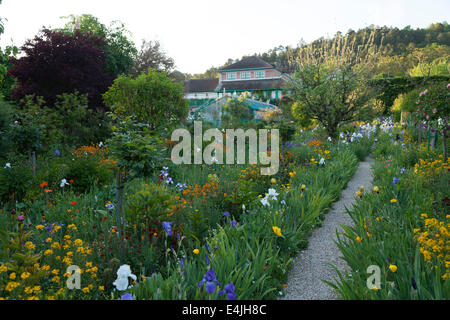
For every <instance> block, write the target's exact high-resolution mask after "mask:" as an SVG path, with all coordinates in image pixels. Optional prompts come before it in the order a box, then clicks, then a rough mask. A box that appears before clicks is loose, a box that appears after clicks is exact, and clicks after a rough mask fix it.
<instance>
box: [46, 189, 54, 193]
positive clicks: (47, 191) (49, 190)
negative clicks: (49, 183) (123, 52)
mask: <svg viewBox="0 0 450 320" xmlns="http://www.w3.org/2000/svg"><path fill="white" fill-rule="evenodd" d="M52 191H53V190H52V189H45V190H44V192H45V193H49V192H52Z"/></svg>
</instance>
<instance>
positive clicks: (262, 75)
mask: <svg viewBox="0 0 450 320" xmlns="http://www.w3.org/2000/svg"><path fill="white" fill-rule="evenodd" d="M265 76H266V72H265V71H255V78H256V79H261V78H265Z"/></svg>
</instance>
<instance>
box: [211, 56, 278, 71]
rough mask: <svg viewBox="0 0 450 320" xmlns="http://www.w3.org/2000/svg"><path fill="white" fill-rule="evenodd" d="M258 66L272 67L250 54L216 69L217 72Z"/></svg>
mask: <svg viewBox="0 0 450 320" xmlns="http://www.w3.org/2000/svg"><path fill="white" fill-rule="evenodd" d="M260 68H274V66H272V65H271V64H269V63H267V62H265V61H264V60H262V59H260V58H258V57H256V56H252V57H248V58H244V59H242V60H240V61H238V62H236V63H233V64H231V65H229V66H226V67H223V68H222V69H220V70H218V71H219V72H221V71H225V70H241V69H260Z"/></svg>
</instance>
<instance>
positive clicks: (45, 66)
mask: <svg viewBox="0 0 450 320" xmlns="http://www.w3.org/2000/svg"><path fill="white" fill-rule="evenodd" d="M104 45H105V42H104V40H103V39H101V38H98V37H95V36H93V35H90V34H86V33H81V32H79V31H76V32H75V33H74V34H68V33H64V32H59V31H52V30H49V29H46V28H44V29H43V30H42V31H41V32H40V33H39V34H38V35H37V36H36V37H35V38H34V39H33V40H28V41H27V42H26V43H25V44H24V45H23V46H22V48H21V50H22V52H23V53H24V54H25V56H23V57H21V58H19V59H14V58H13V59H12V61H11V62H12V65H13V67H12V68H11V69H10V70H9V74H11V75H12V76H14V77H16V78H17V80H18V87H17V88H16V89H15V90H14V92H13V97H14V99H16V100H20V99H22V98H23V97H25V96H26V95H29V94H35V95H37V96H43V97H44V99H45V101H46V102H47V105H49V106H52V105H53V104H54V102H55V99H56V96H57V95H59V94H62V93H72V92H74V91H75V90H78V91H79V92H80V93H87V94H88V99H89V107H91V108H92V109H97V110H99V109H104V105H103V102H102V97H101V95H102V94H103V93H104V92H106V91H107V90H108V87H109V86H110V85H111V84H112V81H113V79H112V77H111V76H110V75H108V74H107V73H106V72H105V65H106V63H105V58H106V54H105V52H104V50H103V49H102V47H104Z"/></svg>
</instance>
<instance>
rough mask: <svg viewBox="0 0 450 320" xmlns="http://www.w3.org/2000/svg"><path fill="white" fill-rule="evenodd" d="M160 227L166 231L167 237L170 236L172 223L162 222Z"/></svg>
mask: <svg viewBox="0 0 450 320" xmlns="http://www.w3.org/2000/svg"><path fill="white" fill-rule="evenodd" d="M162 226H163V228H164V230H166V231H167V234H168V235H169V237H170V236H172V222H167V221H163V223H162Z"/></svg>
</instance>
